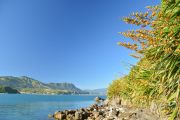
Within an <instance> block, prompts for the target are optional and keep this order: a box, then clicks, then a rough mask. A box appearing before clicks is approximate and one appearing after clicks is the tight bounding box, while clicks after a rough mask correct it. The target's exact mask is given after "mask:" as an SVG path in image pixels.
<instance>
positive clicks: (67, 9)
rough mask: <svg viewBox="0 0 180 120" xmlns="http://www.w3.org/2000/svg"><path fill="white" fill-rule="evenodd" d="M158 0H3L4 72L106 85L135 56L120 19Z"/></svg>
mask: <svg viewBox="0 0 180 120" xmlns="http://www.w3.org/2000/svg"><path fill="white" fill-rule="evenodd" d="M158 2H159V0H0V75H2V76H7V75H8V76H24V75H25V76H29V77H32V78H35V79H38V80H40V81H43V82H46V83H47V82H71V83H74V84H75V85H76V86H78V87H79V88H82V89H94V88H104V87H107V86H108V84H109V83H110V82H111V81H112V80H113V79H116V78H117V77H118V76H122V74H127V73H128V69H127V68H128V64H129V63H130V64H135V63H136V61H137V60H136V59H134V58H132V57H129V55H128V54H129V53H131V51H129V50H127V49H125V48H123V47H119V46H118V45H117V42H118V41H128V39H126V38H124V37H123V36H122V35H119V34H118V32H121V31H125V30H128V29H133V26H130V25H127V24H125V23H124V22H122V21H121V18H122V17H124V16H128V15H129V14H130V13H132V12H135V11H145V10H146V9H145V6H149V5H156V4H157V3H158Z"/></svg>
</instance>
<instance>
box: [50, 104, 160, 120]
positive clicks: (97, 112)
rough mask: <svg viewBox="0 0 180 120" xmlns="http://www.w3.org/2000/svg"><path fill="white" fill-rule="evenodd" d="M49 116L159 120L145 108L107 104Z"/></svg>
mask: <svg viewBox="0 0 180 120" xmlns="http://www.w3.org/2000/svg"><path fill="white" fill-rule="evenodd" d="M51 117H53V118H54V119H55V120H159V118H158V117H157V116H156V115H154V114H152V113H151V112H149V111H148V110H146V109H137V108H130V107H127V106H122V105H119V106H118V105H116V106H111V105H108V104H103V105H97V104H93V105H91V106H90V107H88V108H81V109H78V110H65V111H58V112H55V113H54V115H52V116H51Z"/></svg>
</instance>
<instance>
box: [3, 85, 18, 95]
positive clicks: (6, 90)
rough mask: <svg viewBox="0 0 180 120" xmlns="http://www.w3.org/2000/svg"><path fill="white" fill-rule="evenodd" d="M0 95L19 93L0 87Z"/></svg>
mask: <svg viewBox="0 0 180 120" xmlns="http://www.w3.org/2000/svg"><path fill="white" fill-rule="evenodd" d="M0 93H10V94H15V93H19V91H17V90H16V89H12V88H10V87H4V86H0Z"/></svg>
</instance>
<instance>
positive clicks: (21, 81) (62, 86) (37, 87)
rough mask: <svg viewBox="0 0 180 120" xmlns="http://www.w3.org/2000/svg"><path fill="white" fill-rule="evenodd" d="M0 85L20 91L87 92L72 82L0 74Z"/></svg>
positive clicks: (44, 92)
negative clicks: (43, 80) (47, 80)
mask: <svg viewBox="0 0 180 120" xmlns="http://www.w3.org/2000/svg"><path fill="white" fill-rule="evenodd" d="M0 85H2V86H8V87H11V88H14V89H17V90H18V91H20V92H21V93H42V94H51V93H52V94H62V93H67V94H70V93H73V94H87V93H88V92H85V91H83V90H81V89H79V88H77V87H76V86H75V85H74V84H72V83H43V82H41V81H39V80H36V79H33V78H30V77H27V76H21V77H14V76H0Z"/></svg>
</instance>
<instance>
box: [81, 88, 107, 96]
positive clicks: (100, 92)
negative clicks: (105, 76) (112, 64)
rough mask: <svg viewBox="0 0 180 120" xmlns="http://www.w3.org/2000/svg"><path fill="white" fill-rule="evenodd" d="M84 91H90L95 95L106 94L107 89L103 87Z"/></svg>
mask: <svg viewBox="0 0 180 120" xmlns="http://www.w3.org/2000/svg"><path fill="white" fill-rule="evenodd" d="M84 91H86V92H88V93H89V94H93V95H106V92H107V89H106V88H101V89H94V90H84Z"/></svg>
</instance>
